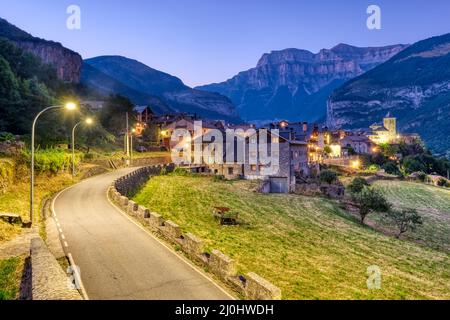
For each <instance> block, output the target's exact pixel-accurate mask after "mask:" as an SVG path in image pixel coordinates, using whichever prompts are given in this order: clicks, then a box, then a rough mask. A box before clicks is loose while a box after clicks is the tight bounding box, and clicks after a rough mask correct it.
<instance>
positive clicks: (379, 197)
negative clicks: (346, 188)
mask: <svg viewBox="0 0 450 320" xmlns="http://www.w3.org/2000/svg"><path fill="white" fill-rule="evenodd" d="M353 201H354V202H355V203H356V205H357V206H358V207H359V215H360V216H361V223H362V224H364V220H365V219H366V217H367V215H368V214H370V213H371V212H387V211H389V209H390V208H391V204H390V203H389V202H388V201H387V199H386V198H385V197H384V196H383V194H382V193H381V192H379V191H378V190H376V189H374V188H370V187H364V188H363V190H362V191H361V192H360V193H357V194H353Z"/></svg>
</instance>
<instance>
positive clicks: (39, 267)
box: [31, 237, 82, 300]
mask: <svg viewBox="0 0 450 320" xmlns="http://www.w3.org/2000/svg"><path fill="white" fill-rule="evenodd" d="M31 268H32V295H33V297H32V298H33V300H82V297H81V295H80V294H79V292H78V290H76V289H71V288H70V286H69V278H68V276H67V274H66V273H65V272H64V270H63V269H62V268H61V266H60V265H59V263H58V261H56V259H55V257H54V256H53V255H52V253H51V252H50V251H49V250H48V248H47V246H46V245H45V243H44V241H43V240H42V239H41V238H40V237H36V238H33V239H32V240H31Z"/></svg>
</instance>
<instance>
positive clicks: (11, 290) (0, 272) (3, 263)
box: [0, 257, 25, 300]
mask: <svg viewBox="0 0 450 320" xmlns="http://www.w3.org/2000/svg"><path fill="white" fill-rule="evenodd" d="M24 261H25V260H24V259H23V258H21V257H15V258H11V259H7V260H0V300H15V299H17V298H18V297H19V290H20V281H21V278H22V272H23V267H24Z"/></svg>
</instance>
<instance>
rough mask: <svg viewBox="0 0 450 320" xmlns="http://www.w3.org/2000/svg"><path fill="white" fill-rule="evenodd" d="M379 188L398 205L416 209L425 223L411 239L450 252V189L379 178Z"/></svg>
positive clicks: (377, 185)
mask: <svg viewBox="0 0 450 320" xmlns="http://www.w3.org/2000/svg"><path fill="white" fill-rule="evenodd" d="M375 186H376V187H377V188H379V189H380V190H381V191H382V192H383V193H384V195H385V196H386V197H387V198H388V200H389V201H390V202H391V203H392V204H393V205H394V206H395V207H397V208H415V209H416V210H417V211H418V212H419V213H420V214H421V216H422V217H423V219H424V224H423V226H421V227H420V228H418V229H417V230H416V231H415V232H411V233H408V234H407V235H406V236H407V238H409V239H411V240H415V241H419V242H422V243H424V244H427V245H429V246H431V247H433V248H437V249H443V250H447V251H449V252H450V190H448V189H447V190H446V189H443V188H438V187H434V186H430V185H425V184H420V183H414V182H405V181H378V182H376V183H375Z"/></svg>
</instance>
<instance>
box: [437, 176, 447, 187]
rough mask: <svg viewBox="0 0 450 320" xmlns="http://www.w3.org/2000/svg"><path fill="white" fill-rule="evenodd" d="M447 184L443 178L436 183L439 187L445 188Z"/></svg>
mask: <svg viewBox="0 0 450 320" xmlns="http://www.w3.org/2000/svg"><path fill="white" fill-rule="evenodd" d="M447 184H448V182H447V179H445V178H439V180H438V182H437V185H438V186H439V187H445V186H447Z"/></svg>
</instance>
